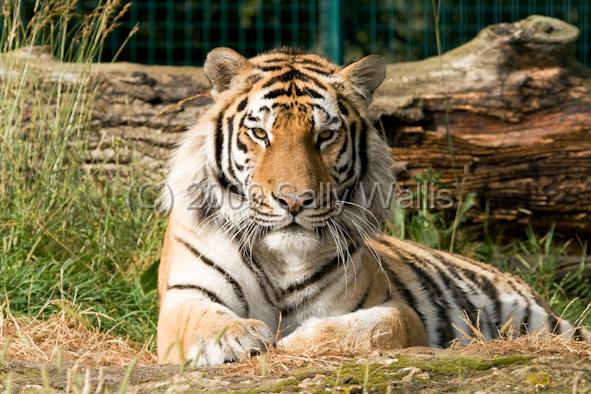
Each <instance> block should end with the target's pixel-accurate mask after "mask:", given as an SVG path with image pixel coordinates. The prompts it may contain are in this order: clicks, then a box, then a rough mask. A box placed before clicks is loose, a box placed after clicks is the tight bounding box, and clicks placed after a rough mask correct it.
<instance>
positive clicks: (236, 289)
mask: <svg viewBox="0 0 591 394" xmlns="http://www.w3.org/2000/svg"><path fill="white" fill-rule="evenodd" d="M175 239H176V240H177V241H178V242H180V243H181V244H183V245H184V246H185V247H186V248H187V249H188V250H189V251H190V252H191V253H192V254H193V255H194V256H195V257H197V259H199V260H200V261H201V262H202V263H204V264H205V265H207V266H209V267H210V268H212V269H214V270H216V271H217V272H219V273H220V274H222V275H223V276H224V278H225V279H226V280H227V281H228V282H229V283H230V285H231V286H232V289H233V290H234V293H235V295H236V298H238V300H239V301H240V303H241V304H242V306H243V308H244V315H245V316H248V315H249V313H250V307H249V305H248V301H247V300H246V297H245V296H244V291H243V290H242V287H241V286H240V285H239V284H238V282H237V281H236V279H234V278H233V277H232V276H231V275H230V274H229V273H228V272H227V271H226V270H224V269H223V268H222V267H220V266H219V265H217V264H215V263H214V262H213V261H211V260H210V259H209V258H207V257H206V256H205V255H203V253H201V252H200V251H198V250H197V249H196V248H195V247H194V246H193V245H191V244H190V243H188V242H187V241H185V240H184V239H182V238H179V237H175Z"/></svg>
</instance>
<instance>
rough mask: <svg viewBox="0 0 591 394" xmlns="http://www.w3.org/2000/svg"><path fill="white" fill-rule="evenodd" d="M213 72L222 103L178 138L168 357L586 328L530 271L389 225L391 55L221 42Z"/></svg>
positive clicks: (209, 67)
mask: <svg viewBox="0 0 591 394" xmlns="http://www.w3.org/2000/svg"><path fill="white" fill-rule="evenodd" d="M205 73H206V75H207V77H208V78H209V79H210V82H211V85H212V90H211V92H212V96H213V97H214V105H213V106H212V108H211V109H210V110H209V111H208V112H207V113H206V114H205V115H203V116H202V117H201V119H200V120H199V121H198V123H197V124H196V125H195V126H194V127H192V128H191V129H190V130H189V131H188V132H187V133H186V135H185V136H184V138H183V139H182V141H181V142H180V144H179V146H178V148H177V150H176V151H175V153H174V155H173V157H172V159H171V162H170V163H171V165H170V173H169V176H168V186H169V188H168V189H166V190H167V191H168V192H167V193H165V195H164V196H163V203H164V205H165V207H166V208H167V209H169V210H170V220H169V225H168V229H167V232H166V236H165V241H164V248H163V253H162V259H161V265H160V271H159V294H160V317H159V322H158V353H159V358H160V361H161V362H176V363H179V362H183V361H185V360H189V359H190V360H193V362H195V364H197V365H206V364H219V363H223V362H227V361H233V360H237V359H239V358H241V357H243V356H246V355H248V354H250V353H251V352H253V351H261V350H264V349H265V347H266V346H269V345H272V344H273V343H274V342H275V340H276V339H278V340H279V342H278V343H277V345H279V346H283V347H285V348H288V349H302V348H309V347H311V346H315V347H322V346H327V345H328V346H331V347H334V346H335V344H338V345H339V346H342V347H345V348H347V349H349V350H351V349H353V350H358V351H366V350H370V349H375V348H400V347H406V346H413V345H429V346H436V347H446V346H448V345H449V344H450V343H451V342H452V341H454V340H460V341H468V340H469V337H470V336H471V335H473V334H474V331H478V332H479V333H480V335H482V337H484V338H486V339H492V338H495V337H498V336H499V335H517V334H522V333H526V332H537V331H542V332H554V333H557V334H561V335H564V336H567V337H573V338H577V339H586V338H587V335H588V334H587V332H586V331H584V330H583V329H578V328H575V327H573V325H572V324H571V323H569V322H567V321H565V320H562V319H560V318H559V317H557V316H555V315H554V314H553V313H552V312H551V311H550V310H549V309H548V307H547V306H546V305H545V304H544V303H543V302H542V301H541V299H540V298H539V296H537V295H536V294H535V293H534V291H533V290H532V289H531V288H530V287H528V286H527V285H525V284H524V283H523V282H522V281H521V280H519V279H517V278H515V277H512V276H510V275H508V274H503V273H501V272H499V271H498V270H497V269H495V268H493V267H491V266H490V265H487V264H482V263H478V262H475V261H472V260H469V259H466V258H463V257H461V256H457V255H452V254H449V253H445V252H441V251H436V250H431V249H428V248H425V247H422V246H419V245H416V244H413V243H411V242H407V241H401V240H399V239H395V238H391V237H386V236H384V235H382V234H380V233H379V231H378V228H379V226H380V224H381V223H382V221H383V220H384V218H385V217H387V215H388V206H389V204H388V197H389V195H388V193H389V192H390V191H391V190H392V186H393V184H394V179H393V177H392V172H391V170H390V169H391V166H392V159H391V156H390V154H389V151H388V148H387V146H386V145H385V143H384V141H383V140H382V139H381V138H380V137H379V135H378V133H377V131H376V130H375V129H374V127H373V126H372V124H371V123H370V122H369V120H368V119H367V118H366V115H365V114H366V110H367V106H368V104H369V103H370V101H371V97H372V94H373V92H374V91H375V89H376V88H377V87H378V86H379V84H380V83H381V82H382V80H383V78H384V75H385V65H384V64H383V62H382V61H381V60H380V59H379V58H378V57H375V56H369V57H366V58H363V59H360V60H358V61H356V62H354V63H352V64H350V65H347V66H345V67H342V68H340V67H338V66H336V65H334V64H332V63H330V62H329V61H327V60H326V59H324V58H323V57H320V56H317V55H314V54H309V53H305V52H300V51H297V50H293V49H288V48H280V49H277V50H274V51H271V52H268V53H265V54H262V55H260V56H257V57H255V58H252V59H245V58H243V57H242V56H240V55H239V54H238V53H236V52H234V51H232V50H230V49H226V48H218V49H215V50H214V51H212V52H211V53H210V54H209V55H208V58H207V59H206V63H205ZM368 196H369V198H368Z"/></svg>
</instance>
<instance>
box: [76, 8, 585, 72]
mask: <svg viewBox="0 0 591 394" xmlns="http://www.w3.org/2000/svg"><path fill="white" fill-rule="evenodd" d="M96 4H97V0H81V2H80V4H79V8H80V9H81V10H85V9H89V8H92V7H94V6H95V5H96ZM437 13H438V14H439V24H436V22H435V19H436V18H435V15H436V14H437ZM531 14H541V15H548V16H553V17H556V18H559V19H562V20H565V21H567V22H569V23H572V24H574V25H576V26H578V27H579V29H580V30H581V38H580V39H579V42H578V46H577V51H578V53H577V56H578V58H579V60H580V61H581V62H582V63H584V64H586V65H587V66H591V53H590V52H591V46H590V45H591V43H590V38H591V0H361V1H344V0H299V1H297V0H269V1H262V0H237V1H236V0H234V1H230V0H221V1H194V0H162V1H156V0H134V1H133V4H132V7H131V9H130V12H129V14H128V15H127V16H126V18H125V20H124V22H123V24H122V26H121V27H120V28H119V29H118V30H117V31H116V33H115V34H114V35H113V37H112V38H111V41H110V42H109V43H108V45H107V48H106V49H105V52H104V55H105V59H108V58H111V57H112V56H113V55H114V54H115V53H116V51H117V49H118V48H119V47H120V45H121V43H122V42H123V41H124V39H125V37H126V36H127V35H128V34H129V31H130V30H131V29H132V28H133V26H135V25H136V24H139V27H140V30H139V32H138V33H137V34H136V35H135V36H134V37H133V38H132V39H131V40H130V41H129V43H128V45H127V47H126V48H125V49H124V51H123V52H122V53H121V56H120V58H119V60H126V61H132V62H139V63H149V64H191V65H200V64H202V62H203V59H204V58H205V54H206V53H207V52H208V51H209V50H210V49H212V48H214V47H217V46H229V47H232V48H234V49H236V50H238V51H240V52H241V53H243V54H245V55H247V56H252V55H254V54H256V53H258V52H261V51H263V50H265V49H269V48H272V47H275V46H278V45H291V46H300V47H304V48H309V49H313V50H316V51H319V52H322V53H324V54H326V55H328V56H329V57H331V58H333V59H334V60H336V61H337V62H339V63H342V62H347V61H349V60H351V59H353V58H355V57H358V56H360V55H364V54H368V53H380V54H383V55H385V56H386V57H387V58H388V60H389V61H391V62H397V61H408V60H415V59H421V58H425V57H428V56H432V55H435V54H437V47H436V40H435V36H436V34H435V31H436V29H437V28H438V29H439V32H440V37H441V49H442V50H443V51H446V50H449V49H451V48H454V47H456V46H458V45H460V44H462V43H464V42H466V41H467V40H469V39H470V38H471V37H473V36H474V35H475V34H476V33H478V31H479V30H480V29H482V28H483V27H485V26H487V25H489V24H493V23H500V22H512V21H516V20H519V19H522V18H525V17H527V16H528V15H531ZM437 26H438V27H437Z"/></svg>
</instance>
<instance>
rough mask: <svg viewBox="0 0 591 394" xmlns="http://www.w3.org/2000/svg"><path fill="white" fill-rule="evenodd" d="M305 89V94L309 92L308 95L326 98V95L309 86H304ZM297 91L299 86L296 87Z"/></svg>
mask: <svg viewBox="0 0 591 394" xmlns="http://www.w3.org/2000/svg"><path fill="white" fill-rule="evenodd" d="M303 91H304V92H305V94H307V95H308V96H312V98H316V99H321V98H324V96H323V95H322V94H320V93H319V92H318V91H316V90H314V89H311V88H309V87H304V88H303ZM296 92H297V88H296ZM297 95H298V96H303V95H304V94H297Z"/></svg>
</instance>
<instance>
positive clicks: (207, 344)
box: [158, 289, 273, 366]
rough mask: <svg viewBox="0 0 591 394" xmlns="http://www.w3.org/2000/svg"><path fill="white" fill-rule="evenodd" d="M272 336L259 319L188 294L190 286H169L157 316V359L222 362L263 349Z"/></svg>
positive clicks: (210, 363) (179, 361) (203, 363)
mask: <svg viewBox="0 0 591 394" xmlns="http://www.w3.org/2000/svg"><path fill="white" fill-rule="evenodd" d="M272 338H273V335H272V333H271V330H270V329H269V328H268V327H267V326H266V325H265V323H263V322H262V321H259V320H254V319H243V318H240V317H239V316H237V315H236V314H235V313H234V312H232V311H231V310H229V309H228V308H226V307H224V306H223V305H220V304H217V303H215V302H210V301H207V300H204V299H203V298H201V297H198V296H194V295H192V294H191V292H190V289H184V290H183V289H171V290H169V291H168V292H167V294H166V296H165V297H164V300H163V303H162V307H161V309H160V316H159V318H158V360H159V362H160V363H175V364H182V363H185V362H186V361H190V362H191V363H193V365H195V366H204V365H215V364H222V363H224V362H229V361H236V360H240V359H242V358H244V357H247V356H248V355H250V354H251V353H252V352H259V351H264V350H266V349H267V348H268V346H270V343H271V342H272Z"/></svg>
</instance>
